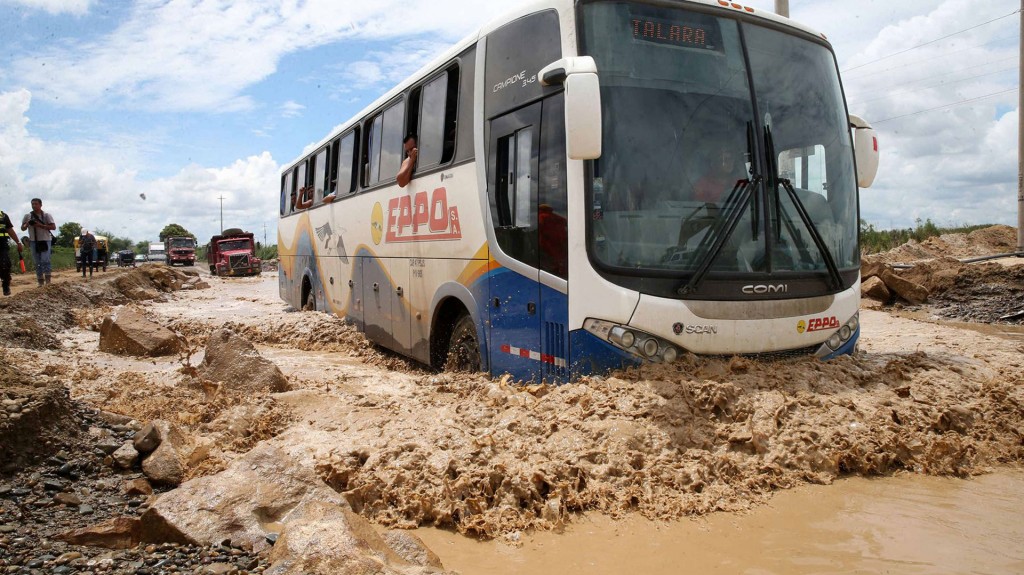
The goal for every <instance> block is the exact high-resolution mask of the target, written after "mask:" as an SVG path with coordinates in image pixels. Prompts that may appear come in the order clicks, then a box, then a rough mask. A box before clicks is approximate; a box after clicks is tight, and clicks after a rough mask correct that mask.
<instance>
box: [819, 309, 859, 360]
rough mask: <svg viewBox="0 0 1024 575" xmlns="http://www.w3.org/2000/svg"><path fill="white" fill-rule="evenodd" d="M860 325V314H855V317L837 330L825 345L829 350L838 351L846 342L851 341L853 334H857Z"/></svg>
mask: <svg viewBox="0 0 1024 575" xmlns="http://www.w3.org/2000/svg"><path fill="white" fill-rule="evenodd" d="M859 325H860V317H859V314H856V313H855V314H853V317H851V318H850V319H848V320H846V323H844V324H843V325H842V326H841V327H840V328H839V329H837V330H836V332H835V333H833V334H832V335H831V336H830V337H829V338H828V339H827V340H825V345H827V346H828V347H829V349H831V350H832V351H836V350H838V349H839V348H840V347H842V346H843V345H845V344H846V342H848V341H850V338H851V337H853V334H854V333H856V332H857V327H858V326H859Z"/></svg>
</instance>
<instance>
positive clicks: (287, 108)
mask: <svg viewBox="0 0 1024 575" xmlns="http://www.w3.org/2000/svg"><path fill="white" fill-rule="evenodd" d="M305 109H306V107H305V106H303V105H302V104H300V103H298V102H295V101H293V100H288V101H287V102H285V103H284V104H282V105H281V117H284V118H297V117H299V116H301V115H302V111H303V110H305Z"/></svg>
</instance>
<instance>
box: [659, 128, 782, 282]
mask: <svg viewBox="0 0 1024 575" xmlns="http://www.w3.org/2000/svg"><path fill="white" fill-rule="evenodd" d="M747 157H748V158H749V159H750V174H751V177H750V178H746V179H743V180H736V184H735V185H734V186H733V187H732V191H731V192H729V195H728V196H727V197H726V199H725V215H724V217H720V218H718V219H717V220H716V221H715V225H714V227H713V228H711V229H710V230H709V231H708V233H707V234H706V235H705V236H704V237H703V238H702V239H701V241H700V243H699V244H698V245H697V253H700V251H701V250H702V248H707V247H708V246H709V245H710V249H708V251H707V252H706V253H705V254H704V257H702V258H701V260H700V263H699V264H698V265H697V269H696V271H694V274H693V276H691V277H690V281H688V282H686V283H685V284H682V285H680V286H679V287H677V288H676V293H677V294H679V295H680V296H686V295H689V294H692V293H694V292H695V291H697V289H698V288H699V287H700V284H701V282H703V281H704V278H705V277H706V276H707V275H708V271H709V270H710V269H711V264H713V263H715V259H717V258H718V255H719V254H720V253H722V248H724V247H725V242H727V241H729V238H730V237H731V236H732V234H733V232H734V231H735V230H736V226H737V225H738V224H739V222H740V218H742V217H743V210H745V209H747V206H749V205H750V202H751V200H756V199H757V198H758V194H756V193H754V192H755V191H756V190H757V189H759V187H760V183H761V180H762V178H761V176H760V175H758V174H757V169H756V164H755V163H754V161H755V160H754V158H755V154H754V124H753V123H751V122H747ZM758 205H759V204H758ZM758 205H755V210H757V208H758ZM751 220H752V221H751V233H752V234H753V235H754V236H757V234H758V230H759V227H758V218H757V216H756V215H755V216H754V217H753V218H751ZM723 232H724V233H723ZM712 242H714V243H713V244H712Z"/></svg>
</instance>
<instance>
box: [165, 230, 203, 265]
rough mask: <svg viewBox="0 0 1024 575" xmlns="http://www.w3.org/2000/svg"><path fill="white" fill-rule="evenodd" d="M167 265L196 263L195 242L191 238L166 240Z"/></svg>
mask: <svg viewBox="0 0 1024 575" xmlns="http://www.w3.org/2000/svg"><path fill="white" fill-rule="evenodd" d="M166 244H167V265H169V266H173V265H174V264H181V265H183V266H191V265H195V263H196V240H195V238H193V237H191V236H184V237H174V238H167V242H166Z"/></svg>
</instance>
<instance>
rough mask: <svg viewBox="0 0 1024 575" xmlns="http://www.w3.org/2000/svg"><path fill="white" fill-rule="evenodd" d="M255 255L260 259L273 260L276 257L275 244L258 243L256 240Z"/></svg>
mask: <svg viewBox="0 0 1024 575" xmlns="http://www.w3.org/2000/svg"><path fill="white" fill-rule="evenodd" d="M256 257H258V258H260V260H262V261H267V260H275V259H277V244H274V245H272V246H264V245H260V243H259V242H256Z"/></svg>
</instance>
